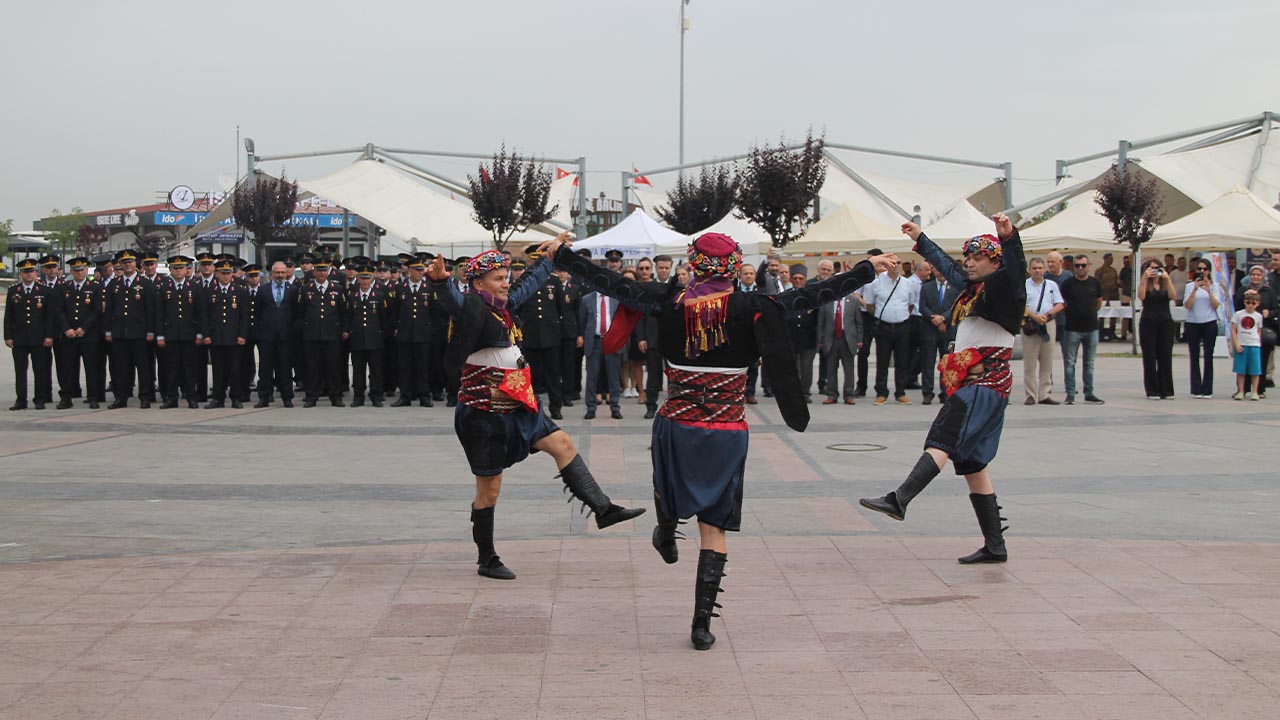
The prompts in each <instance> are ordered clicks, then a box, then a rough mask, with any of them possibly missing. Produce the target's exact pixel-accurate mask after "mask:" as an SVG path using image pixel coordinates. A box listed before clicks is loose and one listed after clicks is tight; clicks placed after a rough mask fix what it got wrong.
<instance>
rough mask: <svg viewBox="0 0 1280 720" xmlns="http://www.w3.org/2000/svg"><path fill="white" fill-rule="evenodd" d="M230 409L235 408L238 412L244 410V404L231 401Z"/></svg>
mask: <svg viewBox="0 0 1280 720" xmlns="http://www.w3.org/2000/svg"><path fill="white" fill-rule="evenodd" d="M231 407H233V408H235V409H236V410H240V409H243V408H244V403H242V402H240V401H239V400H232V401H231Z"/></svg>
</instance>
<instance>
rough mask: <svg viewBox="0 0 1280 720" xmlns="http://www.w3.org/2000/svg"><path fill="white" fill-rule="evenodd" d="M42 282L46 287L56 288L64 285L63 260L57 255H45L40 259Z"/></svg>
mask: <svg viewBox="0 0 1280 720" xmlns="http://www.w3.org/2000/svg"><path fill="white" fill-rule="evenodd" d="M40 273H41V278H40V281H41V282H43V283H44V284H45V286H47V287H50V288H55V287H57V286H58V285H59V284H61V283H62V280H63V278H62V258H60V257H58V256H57V255H45V256H44V257H42V258H40Z"/></svg>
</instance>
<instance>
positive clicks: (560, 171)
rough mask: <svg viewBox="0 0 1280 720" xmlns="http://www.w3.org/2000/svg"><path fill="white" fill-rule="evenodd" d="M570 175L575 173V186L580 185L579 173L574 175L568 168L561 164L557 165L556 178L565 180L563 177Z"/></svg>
mask: <svg viewBox="0 0 1280 720" xmlns="http://www.w3.org/2000/svg"><path fill="white" fill-rule="evenodd" d="M570 175H573V186H574V187H578V176H577V175H574V174H573V173H571V172H569V171H568V170H565V169H564V168H562V167H560V166H559V165H557V166H556V179H557V180H563V179H565V178H567V177H569V176H570Z"/></svg>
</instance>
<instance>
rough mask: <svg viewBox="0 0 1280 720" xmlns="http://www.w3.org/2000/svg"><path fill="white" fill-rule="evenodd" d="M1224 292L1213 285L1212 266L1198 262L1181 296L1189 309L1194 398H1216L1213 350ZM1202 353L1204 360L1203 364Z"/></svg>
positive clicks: (1203, 259) (1188, 340)
mask: <svg viewBox="0 0 1280 720" xmlns="http://www.w3.org/2000/svg"><path fill="white" fill-rule="evenodd" d="M1222 298H1223V295H1222V288H1220V287H1218V286H1217V285H1214V284H1213V266H1212V265H1210V264H1209V261H1208V260H1206V259H1205V258H1196V261H1195V265H1194V268H1193V269H1192V273H1191V281H1190V282H1188V283H1187V286H1186V288H1185V289H1184V290H1183V293H1182V305H1183V307H1185V308H1186V309H1187V322H1186V336H1187V352H1188V353H1189V354H1190V355H1191V397H1193V398H1211V397H1213V349H1214V346H1216V345H1217V344H1218V307H1219V306H1220V305H1222ZM1201 353H1203V354H1204V359H1203V360H1201Z"/></svg>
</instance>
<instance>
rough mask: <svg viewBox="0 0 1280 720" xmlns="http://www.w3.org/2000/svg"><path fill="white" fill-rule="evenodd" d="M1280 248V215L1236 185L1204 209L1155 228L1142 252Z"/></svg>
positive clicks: (1255, 196)
mask: <svg viewBox="0 0 1280 720" xmlns="http://www.w3.org/2000/svg"><path fill="white" fill-rule="evenodd" d="M1276 247H1280V212H1277V211H1276V210H1275V209H1274V208H1271V207H1269V206H1268V205H1267V204H1266V203H1265V202H1264V201H1262V200H1260V199H1259V198H1258V196H1257V195H1254V194H1253V193H1251V192H1249V191H1248V190H1246V189H1245V188H1244V187H1243V186H1241V185H1237V186H1235V187H1233V188H1231V190H1230V191H1228V192H1227V193H1225V194H1223V195H1222V196H1221V197H1219V198H1218V199H1217V200H1214V201H1213V202H1211V203H1209V204H1208V205H1205V207H1204V209H1202V210H1199V211H1197V212H1194V213H1191V214H1190V215H1188V216H1186V217H1184V218H1182V219H1181V220H1178V221H1176V222H1172V223H1169V224H1168V225H1165V226H1162V227H1159V228H1156V232H1155V234H1154V235H1153V236H1152V238H1151V240H1150V241H1149V242H1148V243H1146V244H1145V245H1143V246H1142V248H1143V250H1144V251H1146V250H1148V249H1151V250H1159V249H1171V250H1173V249H1193V250H1245V249H1249V248H1276Z"/></svg>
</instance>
